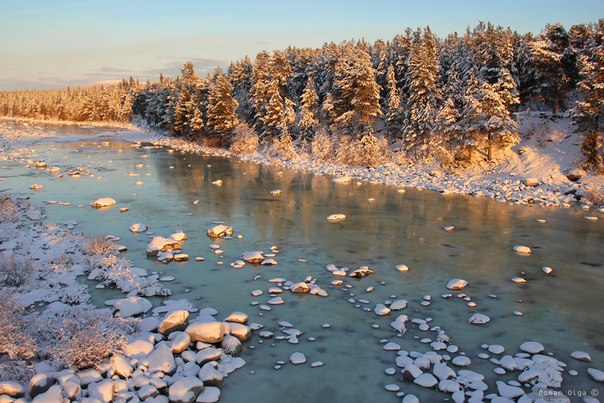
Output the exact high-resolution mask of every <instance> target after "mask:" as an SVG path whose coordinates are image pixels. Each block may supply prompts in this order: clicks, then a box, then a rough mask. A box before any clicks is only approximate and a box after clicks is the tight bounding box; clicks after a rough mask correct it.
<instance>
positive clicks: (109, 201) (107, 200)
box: [90, 197, 116, 208]
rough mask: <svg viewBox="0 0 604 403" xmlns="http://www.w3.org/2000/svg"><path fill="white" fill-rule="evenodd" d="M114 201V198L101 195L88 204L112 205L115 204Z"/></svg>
mask: <svg viewBox="0 0 604 403" xmlns="http://www.w3.org/2000/svg"><path fill="white" fill-rule="evenodd" d="M115 203H116V201H115V199H112V198H111V197H101V198H100V199H96V200H95V201H93V202H92V203H90V206H91V207H92V208H103V207H110V206H113V205H115Z"/></svg>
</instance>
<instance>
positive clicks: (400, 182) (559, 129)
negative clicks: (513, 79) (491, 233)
mask: <svg viewBox="0 0 604 403" xmlns="http://www.w3.org/2000/svg"><path fill="white" fill-rule="evenodd" d="M519 120H520V123H521V138H522V140H521V142H520V143H519V144H517V145H516V146H514V147H512V148H511V149H510V150H507V151H506V153H505V154H504V155H503V156H501V157H500V158H499V161H498V163H486V162H485V163H483V164H481V165H477V166H473V167H470V168H466V169H461V168H460V169H457V170H444V169H442V168H440V167H439V166H438V164H437V163H434V162H428V163H425V162H424V163H422V162H419V163H414V164H412V163H409V164H406V165H398V164H395V163H392V162H390V163H386V164H384V165H383V166H380V167H376V168H367V167H347V166H341V165H336V164H330V163H323V162H318V161H316V160H313V159H310V158H309V157H304V156H302V157H300V158H298V159H295V160H289V161H283V160H280V159H278V158H273V157H271V156H269V155H268V151H267V150H261V152H256V153H254V154H251V155H241V156H237V157H238V158H241V159H242V160H246V161H253V162H256V163H259V164H274V165H278V166H282V167H284V168H288V169H296V170H304V171H307V172H312V173H314V174H318V175H329V176H333V177H334V178H341V179H344V180H343V181H344V182H346V180H345V178H349V179H350V181H361V182H369V183H382V184H386V185H390V186H397V187H401V188H405V187H411V188H417V189H427V190H434V191H438V192H441V193H444V194H447V193H456V194H468V195H473V196H483V197H489V198H492V199H495V200H497V201H500V202H509V203H515V204H523V205H538V206H563V207H570V206H572V205H575V204H576V203H577V201H579V200H580V201H581V202H582V203H583V205H584V206H591V205H593V204H596V205H597V204H598V203H602V201H601V200H600V199H601V195H602V193H603V192H604V190H603V189H604V177H601V176H599V177H598V176H593V175H589V174H588V173H585V172H583V171H581V170H578V169H577V166H578V162H577V161H578V160H579V158H580V155H579V145H578V144H579V141H580V140H579V138H578V136H577V135H576V134H575V133H573V131H572V127H571V125H570V119H568V118H557V119H553V118H551V117H550V116H547V115H544V114H541V113H523V114H519ZM153 142H154V144H157V145H162V146H166V147H171V148H174V149H177V150H180V151H184V152H192V153H200V154H208V155H220V156H225V157H234V156H235V154H233V153H232V152H230V151H228V150H225V149H215V148H210V147H205V146H202V145H199V144H197V143H194V142H189V141H184V140H182V139H175V138H173V137H169V136H161V135H158V137H157V138H156V139H154V141H153ZM571 173H573V174H575V175H577V174H578V175H581V178H579V179H577V178H573V179H574V180H570V179H569V176H571V177H572V175H570V174H571ZM591 200H593V202H592V201H591Z"/></svg>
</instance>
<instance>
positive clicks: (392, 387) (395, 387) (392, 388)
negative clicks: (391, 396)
mask: <svg viewBox="0 0 604 403" xmlns="http://www.w3.org/2000/svg"><path fill="white" fill-rule="evenodd" d="M384 389H386V390H387V391H388V392H398V391H399V390H401V387H400V386H398V385H397V384H395V383H389V384H388V385H384Z"/></svg>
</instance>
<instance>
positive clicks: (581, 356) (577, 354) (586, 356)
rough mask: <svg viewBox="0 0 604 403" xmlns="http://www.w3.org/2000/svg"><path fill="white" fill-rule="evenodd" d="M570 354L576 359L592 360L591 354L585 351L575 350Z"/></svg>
mask: <svg viewBox="0 0 604 403" xmlns="http://www.w3.org/2000/svg"><path fill="white" fill-rule="evenodd" d="M570 356H571V357H573V358H574V359H575V360H579V361H585V362H591V356H590V355H589V354H588V353H586V352H585V351H573V352H572V353H570Z"/></svg>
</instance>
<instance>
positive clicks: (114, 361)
mask: <svg viewBox="0 0 604 403" xmlns="http://www.w3.org/2000/svg"><path fill="white" fill-rule="evenodd" d="M109 362H110V364H111V368H113V371H114V372H115V374H116V375H117V376H120V377H122V378H124V379H128V378H129V377H130V375H132V365H131V364H130V360H129V359H127V358H126V357H124V356H123V355H121V354H115V355H113V356H112V357H111V359H110V360H109Z"/></svg>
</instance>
